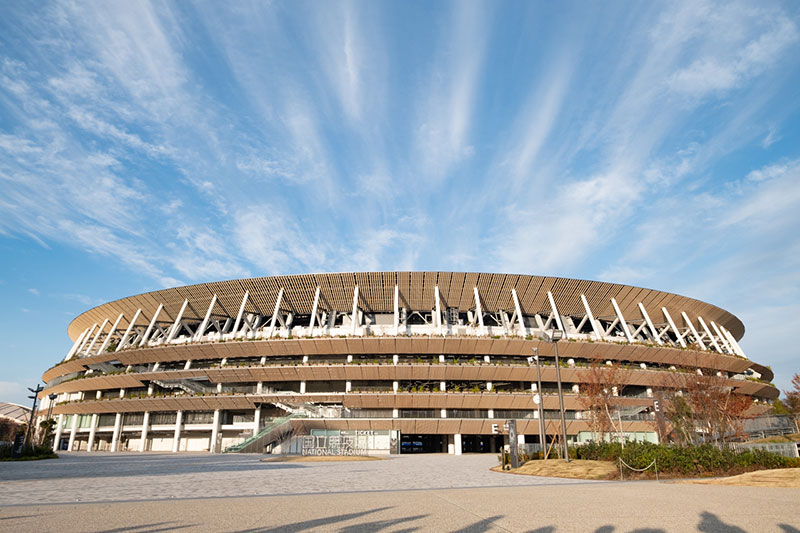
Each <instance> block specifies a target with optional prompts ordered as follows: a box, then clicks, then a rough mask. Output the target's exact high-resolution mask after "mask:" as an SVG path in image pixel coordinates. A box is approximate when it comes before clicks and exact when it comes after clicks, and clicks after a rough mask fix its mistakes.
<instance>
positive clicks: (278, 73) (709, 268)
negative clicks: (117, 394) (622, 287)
mask: <svg viewBox="0 0 800 533" xmlns="http://www.w3.org/2000/svg"><path fill="white" fill-rule="evenodd" d="M226 4H227V3H222V2H201V3H193V2H189V1H187V2H175V3H171V4H170V3H148V2H146V1H137V2H97V3H91V2H78V3H72V2H70V3H66V2H65V3H63V4H55V3H38V2H37V3H34V2H8V3H6V5H4V7H3V17H2V18H0V186H2V194H1V195H0V257H2V262H1V263H0V298H2V302H3V305H2V310H0V338H2V341H0V401H3V400H5V401H16V402H22V401H25V402H26V403H27V400H26V399H25V396H26V394H25V393H24V392H23V391H24V387H25V386H32V385H33V384H34V383H35V382H36V381H37V379H39V377H40V376H41V374H42V372H43V371H44V370H45V369H46V368H48V367H50V366H51V365H52V364H54V363H56V362H57V361H59V360H60V359H61V358H63V356H64V354H65V353H66V351H67V350H68V349H69V347H70V346H71V342H70V340H69V339H68V337H67V335H66V327H67V325H68V323H69V322H70V321H71V320H72V318H74V317H75V316H76V315H77V314H79V313H81V312H82V311H84V310H86V309H88V308H89V307H91V306H94V305H97V304H100V303H102V302H105V301H108V300H112V299H115V298H119V297H123V296H128V295H131V294H136V293H140V292H144V291H148V290H154V289H158V288H163V287H167V286H174V285H179V284H188V283H194V282H201V281H211V280H220V279H227V278H234V277H244V276H260V275H270V274H288V273H304V272H323V271H350V270H376V269H385V270H394V269H417V270H469V271H499V272H514V273H530V274H548V275H559V276H568V277H579V278H588V279H599V280H605V281H615V282H621V283H629V284H636V285H641V286H645V287H651V288H657V289H662V290H667V291H673V292H677V293H681V294H686V295H689V296H692V297H696V298H699V299H702V300H705V301H708V302H711V303H713V304H716V305H719V306H721V307H723V308H725V309H728V310H729V311H731V312H733V313H734V314H736V315H737V316H739V317H740V318H741V319H742V320H743V321H744V323H745V326H746V328H747V333H746V334H745V337H744V340H743V342H742V343H741V344H742V347H743V348H744V350H745V351H746V353H748V355H749V356H750V357H751V358H752V359H754V360H757V361H759V362H762V363H765V364H770V365H772V367H773V368H774V370H775V371H776V374H777V377H776V383H777V384H778V385H779V386H780V387H781V388H786V387H787V386H788V384H789V379H790V376H791V373H793V372H796V371H798V370H800V358H799V357H798V355H800V354H798V335H799V334H800V237H798V229H799V228H800V109H798V106H799V105H800V53H798V52H799V51H800V5H798V4H797V3H796V2H743V3H736V2H727V1H726V2H719V3H714V2H703V1H690V2H686V3H680V2H677V3H672V2H624V3H623V2H594V3H591V2H558V3H552V2H491V3H479V2H472V1H467V0H465V1H459V2H455V3H444V2H436V3H431V2H393V3H390V2H374V1H370V2H360V3H359V2H355V3H347V2H310V3H305V2H284V3H281V2H273V3H267V2H253V3H245V2H235V3H233V6H229V5H226Z"/></svg>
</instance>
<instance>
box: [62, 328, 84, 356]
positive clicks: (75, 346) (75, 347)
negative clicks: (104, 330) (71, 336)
mask: <svg viewBox="0 0 800 533" xmlns="http://www.w3.org/2000/svg"><path fill="white" fill-rule="evenodd" d="M87 333H89V328H86V329H85V330H83V333H81V334H80V335H78V338H77V339H75V342H74V343H73V344H72V348H70V350H69V352H67V356H66V357H65V358H64V361H69V360H70V359H71V358H72V356H73V355H75V352H77V351H78V346H80V345H81V343H82V342H83V338H84V337H85V336H86V334H87Z"/></svg>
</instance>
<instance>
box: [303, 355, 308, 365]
mask: <svg viewBox="0 0 800 533" xmlns="http://www.w3.org/2000/svg"><path fill="white" fill-rule="evenodd" d="M303 364H304V365H307V364H308V356H307V355H304V356H303Z"/></svg>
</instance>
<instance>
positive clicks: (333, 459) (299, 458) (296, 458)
mask: <svg viewBox="0 0 800 533" xmlns="http://www.w3.org/2000/svg"><path fill="white" fill-rule="evenodd" d="M382 459H383V457H372V456H366V455H278V456H276V457H268V458H266V459H261V460H262V461H264V462H276V463H341V462H343V461H380V460H382Z"/></svg>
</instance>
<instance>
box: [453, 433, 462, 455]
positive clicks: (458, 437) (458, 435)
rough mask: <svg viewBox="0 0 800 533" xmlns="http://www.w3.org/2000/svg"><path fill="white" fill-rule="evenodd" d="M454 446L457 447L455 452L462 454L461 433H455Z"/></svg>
mask: <svg viewBox="0 0 800 533" xmlns="http://www.w3.org/2000/svg"><path fill="white" fill-rule="evenodd" d="M453 446H454V448H455V450H454V451H455V454H456V455H461V433H456V434H455V435H453Z"/></svg>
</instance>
